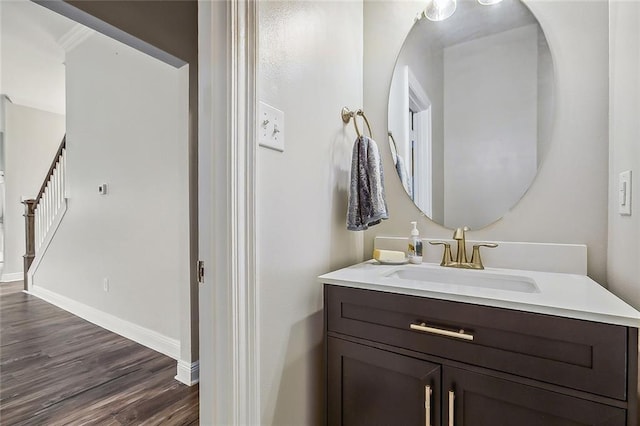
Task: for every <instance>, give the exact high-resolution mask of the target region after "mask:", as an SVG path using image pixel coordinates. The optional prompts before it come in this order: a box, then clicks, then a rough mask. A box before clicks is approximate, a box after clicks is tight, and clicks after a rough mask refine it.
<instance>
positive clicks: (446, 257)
mask: <svg viewBox="0 0 640 426" xmlns="http://www.w3.org/2000/svg"><path fill="white" fill-rule="evenodd" d="M429 244H431V245H433V246H437V245H443V246H444V251H443V253H442V261H441V262H440V266H445V265H447V264H449V263H451V262H452V261H453V258H452V256H451V244H449V243H448V242H446V241H429Z"/></svg>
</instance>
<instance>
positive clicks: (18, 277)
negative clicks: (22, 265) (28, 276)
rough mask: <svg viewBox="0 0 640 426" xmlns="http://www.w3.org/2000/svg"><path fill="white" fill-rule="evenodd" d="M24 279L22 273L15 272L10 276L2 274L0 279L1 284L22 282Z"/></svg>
mask: <svg viewBox="0 0 640 426" xmlns="http://www.w3.org/2000/svg"><path fill="white" fill-rule="evenodd" d="M23 279H24V274H23V273H22V272H13V273H9V274H2V277H0V282H3V283H12V282H15V281H22V280H23Z"/></svg>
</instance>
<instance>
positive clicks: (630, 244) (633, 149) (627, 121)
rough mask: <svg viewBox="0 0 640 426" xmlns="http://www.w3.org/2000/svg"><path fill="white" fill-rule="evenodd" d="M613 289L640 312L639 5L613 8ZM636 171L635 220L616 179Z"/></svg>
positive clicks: (613, 4) (612, 4)
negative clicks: (622, 206) (626, 212)
mask: <svg viewBox="0 0 640 426" xmlns="http://www.w3.org/2000/svg"><path fill="white" fill-rule="evenodd" d="M609 10H610V18H609V19H610V21H609V22H610V36H611V39H610V45H609V46H610V52H611V56H610V62H609V67H610V73H611V83H610V92H609V93H610V111H611V114H610V122H609V125H610V133H609V137H610V145H609V170H610V173H609V253H608V258H607V260H608V262H607V281H608V285H609V288H610V289H611V290H612V291H613V292H614V293H616V294H617V295H618V296H620V297H621V298H622V299H624V300H626V301H627V302H628V303H629V304H631V305H632V306H634V307H635V308H636V309H640V262H638V259H640V142H639V141H640V121H638V116H639V115H640V38H639V37H638V28H640V3H638V2H632V1H620V0H612V1H611V2H610V9H609ZM625 170H631V171H632V174H633V175H632V179H633V182H632V194H631V200H632V205H631V213H632V215H631V216H620V214H619V213H618V174H619V173H620V172H622V171H625Z"/></svg>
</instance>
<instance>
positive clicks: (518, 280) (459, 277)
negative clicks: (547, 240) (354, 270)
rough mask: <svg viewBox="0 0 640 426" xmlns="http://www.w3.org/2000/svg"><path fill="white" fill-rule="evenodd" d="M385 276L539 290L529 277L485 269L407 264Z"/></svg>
mask: <svg viewBox="0 0 640 426" xmlns="http://www.w3.org/2000/svg"><path fill="white" fill-rule="evenodd" d="M385 277H386V278H395V279H400V280H409V281H424V282H429V283H438V284H449V285H460V286H466V287H476V288H488V289H494V290H504V291H518V292H521V293H539V292H540V289H539V288H538V286H537V285H536V283H535V281H534V280H533V279H531V278H529V277H523V276H518V275H503V274H492V273H490V272H486V271H474V270H464V269H454V268H432V267H428V268H427V267H412V266H408V267H403V268H400V269H396V270H394V271H392V272H391V273H388V274H386V275H385Z"/></svg>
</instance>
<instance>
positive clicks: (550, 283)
mask: <svg viewBox="0 0 640 426" xmlns="http://www.w3.org/2000/svg"><path fill="white" fill-rule="evenodd" d="M402 268H438V269H439V270H445V269H446V270H452V272H453V273H455V272H456V271H461V270H453V269H452V268H443V267H441V266H439V265H436V264H432V263H423V264H421V265H401V266H397V265H396V266H393V265H380V264H378V263H377V262H376V261H375V260H370V261H367V262H364V263H359V264H357V265H353V266H349V267H347V268H343V269H340V270H337V271H334V272H330V273H328V274H324V275H321V276H319V277H318V280H319V281H320V282H321V283H326V284H334V285H339V286H345V287H353V288H362V289H367V290H378V291H386V292H390V293H398V294H407V295H412V296H421V297H430V298H434V299H443V300H451V301H455V302H466V303H473V304H476V305H484V306H494V307H498V308H507V309H515V310H519V311H527V312H536V313H540V314H548V315H557V316H561V317H566V318H576V319H582V320H588V321H596V322H603V323H608V324H618V325H625V326H630V327H640V312H638V311H637V310H635V309H634V308H632V307H631V306H629V305H628V304H626V303H625V302H623V301H622V300H621V299H619V298H618V297H617V296H615V295H614V294H613V293H611V292H609V291H608V290H607V289H605V288H604V287H602V286H601V285H600V284H598V283H597V282H595V281H593V280H592V279H591V278H589V277H587V276H584V275H574V274H561V273H551V272H537V271H524V270H517V269H498V268H486V269H485V270H483V271H480V270H473V271H470V270H464V271H465V272H464V273H466V274H478V276H480V275H482V274H485V276H487V275H493V276H495V275H496V274H497V275H505V276H509V275H510V276H517V277H528V278H530V279H533V280H534V281H535V284H536V286H537V287H538V289H539V292H533V293H526V292H519V291H508V290H499V289H493V288H482V287H474V286H467V285H456V284H443V283H439V282H428V281H418V280H415V281H414V280H409V279H399V278H394V277H388V276H387V275H389V274H393V272H394V271H397V270H399V269H402Z"/></svg>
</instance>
